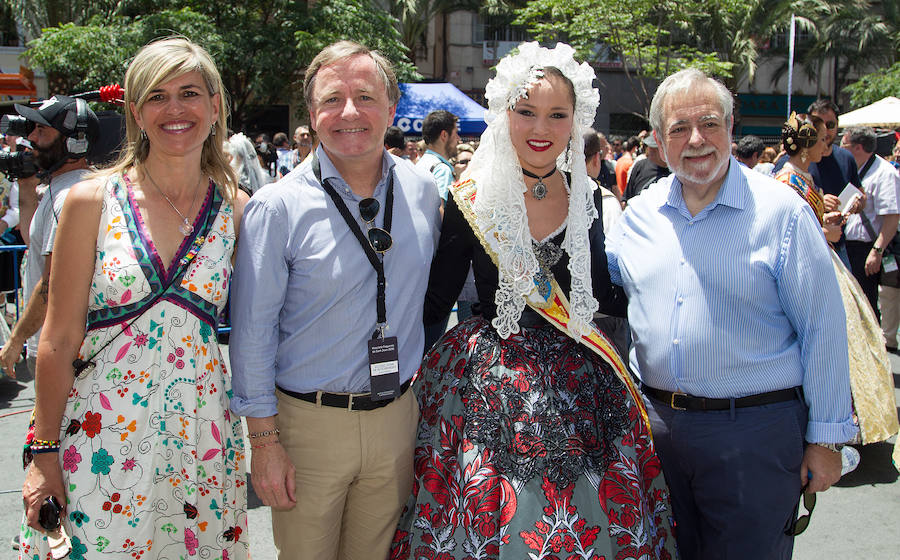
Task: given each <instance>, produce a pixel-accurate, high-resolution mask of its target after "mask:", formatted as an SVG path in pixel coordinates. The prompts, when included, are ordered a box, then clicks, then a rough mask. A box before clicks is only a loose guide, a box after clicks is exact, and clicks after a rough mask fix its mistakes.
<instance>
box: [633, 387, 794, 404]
mask: <svg viewBox="0 0 900 560" xmlns="http://www.w3.org/2000/svg"><path fill="white" fill-rule="evenodd" d="M641 391H643V392H644V393H645V394H646V395H647V396H649V397H651V398H653V399H655V400H657V401H660V402H663V403H665V404H667V405H668V406H669V407H671V408H674V409H675V410H730V409H731V407H732V404H731V403H732V402H733V403H734V408H747V407H750V406H762V405H765V404H774V403H779V402H785V401H792V400H795V399H796V400H800V398H801V395H802V394H803V390H802V389H801V388H800V387H791V388H790V389H780V390H778V391H770V392H768V393H759V394H758V395H749V396H746V397H739V398H736V399H708V398H706V397H695V396H693V395H688V394H686V393H681V392H677V391H676V392H672V391H663V390H662V389H656V388H654V387H650V386H648V385H643V384H641Z"/></svg>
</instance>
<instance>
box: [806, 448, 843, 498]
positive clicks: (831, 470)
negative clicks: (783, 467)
mask: <svg viewBox="0 0 900 560" xmlns="http://www.w3.org/2000/svg"><path fill="white" fill-rule="evenodd" d="M840 478H841V454H840V453H835V452H834V451H832V450H830V449H826V448H824V447H822V446H821V445H813V444H809V445H807V446H806V451H804V452H803V462H802V463H801V464H800V483H801V484H802V485H804V486H806V485H807V484H809V486H808V487H807V488H806V491H807V492H824V491H825V490H828V489H829V488H831V485H832V484H834V483H835V482H837V481H838V480H840Z"/></svg>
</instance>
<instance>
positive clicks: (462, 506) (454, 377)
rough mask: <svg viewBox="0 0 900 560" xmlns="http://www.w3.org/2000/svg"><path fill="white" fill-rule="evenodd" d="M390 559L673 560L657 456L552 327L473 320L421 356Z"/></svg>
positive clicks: (605, 376)
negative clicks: (409, 475)
mask: <svg viewBox="0 0 900 560" xmlns="http://www.w3.org/2000/svg"><path fill="white" fill-rule="evenodd" d="M414 387H415V390H416V393H417V396H418V399H419V407H420V410H421V418H420V421H419V430H418V434H417V444H416V452H415V472H416V480H415V485H414V487H413V495H412V496H411V497H410V500H409V502H408V504H407V506H406V508H405V510H404V512H403V515H402V516H401V519H400V524H399V527H398V529H397V533H396V534H395V536H394V544H393V547H392V550H391V558H392V559H394V558H396V559H406V558H414V559H419V558H428V559H441V560H449V559H453V558H459V559H463V558H479V559H487V558H492V559H500V558H509V559H516V560H521V559H523V558H532V559H538V558H571V559H575V558H578V559H582V558H583V559H599V558H606V559H609V560H612V559H624V558H674V557H676V554H675V539H674V535H673V533H672V530H673V527H672V525H673V523H672V518H671V512H670V506H669V495H668V488H667V487H666V483H665V481H664V480H663V475H662V470H661V468H660V463H659V459H658V457H657V456H656V453H655V452H654V449H653V444H652V442H651V440H650V436H649V434H648V433H647V431H646V429H645V428H644V427H643V425H642V423H641V422H640V414H639V412H638V409H637V408H636V406H635V404H634V402H633V401H632V400H631V398H630V396H629V395H628V393H627V391H626V389H625V388H624V386H623V385H622V383H621V382H620V381H619V380H618V379H617V378H616V377H615V375H614V373H613V372H612V371H611V370H610V369H609V366H607V365H606V364H605V363H604V362H603V361H602V360H601V359H600V358H599V357H598V356H596V355H595V354H594V353H592V352H591V351H590V350H588V349H586V348H584V347H582V346H581V345H579V344H577V343H576V342H575V341H574V340H572V339H570V338H569V337H567V336H565V335H564V334H562V333H560V332H559V331H558V330H556V329H555V328H554V327H552V326H550V325H544V326H540V327H525V328H522V332H521V333H519V334H517V335H513V336H511V337H510V338H509V339H508V340H503V339H501V338H500V337H499V336H497V334H496V332H495V331H494V329H493V328H492V327H491V326H490V325H489V324H488V323H487V322H486V321H484V320H483V319H481V318H479V317H474V318H472V319H470V320H468V321H466V322H464V323H461V324H460V325H457V326H456V327H455V328H454V329H452V330H451V331H450V332H448V333H447V334H445V335H444V337H443V338H442V339H441V340H440V341H439V342H438V343H437V344H436V345H435V347H434V348H433V349H432V351H431V352H429V353H428V355H426V356H425V360H424V362H423V364H422V368H421V369H420V371H419V374H418V377H417V379H416V382H415V384H414Z"/></svg>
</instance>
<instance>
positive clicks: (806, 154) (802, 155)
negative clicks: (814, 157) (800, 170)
mask: <svg viewBox="0 0 900 560" xmlns="http://www.w3.org/2000/svg"><path fill="white" fill-rule="evenodd" d="M807 157H809V150H807V149H806V148H803V149H802V150H800V161H802V162H803V163H806V158H807Z"/></svg>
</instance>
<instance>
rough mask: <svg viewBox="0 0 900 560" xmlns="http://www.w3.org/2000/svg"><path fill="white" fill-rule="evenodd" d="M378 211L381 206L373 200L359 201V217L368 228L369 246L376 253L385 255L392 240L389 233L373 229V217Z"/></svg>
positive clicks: (376, 228) (392, 242) (377, 228)
mask: <svg viewBox="0 0 900 560" xmlns="http://www.w3.org/2000/svg"><path fill="white" fill-rule="evenodd" d="M380 209H381V204H379V203H378V201H377V200H376V199H374V198H364V199H362V200H360V201H359V215H360V216H361V217H362V219H363V221H364V222H366V227H367V228H369V232H368V233H369V245H371V246H372V249H374V251H375V252H376V253H386V252H388V250H389V249H390V248H391V245H393V244H394V240H393V239H392V238H391V234H390V233H388V232H387V231H385V230H383V229H381V228H380V227H375V217H376V216H378V211H379V210H380Z"/></svg>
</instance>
